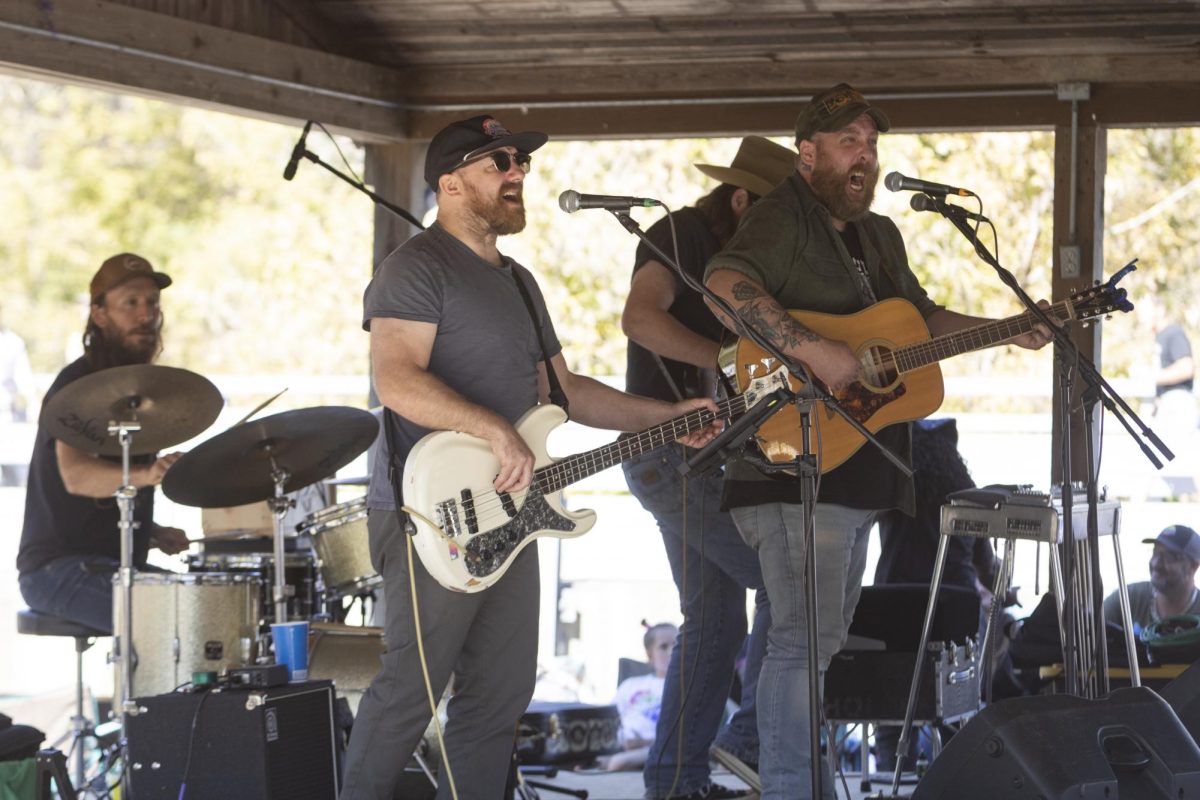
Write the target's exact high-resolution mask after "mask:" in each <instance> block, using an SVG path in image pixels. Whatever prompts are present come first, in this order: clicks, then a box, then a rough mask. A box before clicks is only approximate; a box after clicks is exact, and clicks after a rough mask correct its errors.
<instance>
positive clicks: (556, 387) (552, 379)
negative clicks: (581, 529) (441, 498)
mask: <svg viewBox="0 0 1200 800" xmlns="http://www.w3.org/2000/svg"><path fill="white" fill-rule="evenodd" d="M512 276H513V280H514V281H515V282H516V284H517V290H518V291H519V292H520V293H521V299H522V300H524V301H525V308H526V309H528V311H529V318H530V319H531V320H533V330H534V332H535V333H536V334H537V339H538V345H539V346H541V348H542V361H543V362H544V363H545V365H546V380H547V382H548V383H549V384H550V402H552V403H554V404H555V405H556V406H559V407H560V408H562V410H563V411H566V412H567V413H568V416H569V415H570V412H569V410H568V408H567V405H568V403H567V394H566V392H564V391H563V389H562V384H560V383H559V382H558V375H556V374H555V372H554V365H553V364H551V363H550V355H549V354H548V353H547V352H546V341H545V339H543V338H542V326H541V323H539V322H538V318H537V311H536V310H535V309H534V307H533V299H532V298H531V297H530V296H529V290H528V289H526V288H525V284H524V283H523V282H522V281H521V278H520V277H519V276H518V275H517V270H516V269H515V268H513V270H512ZM395 414H396V412H394V411H392V410H391V409H390V408H388V407H387V406H384V407H383V432H384V436H385V437H386V439H387V442H386V446H387V449H388V453H387V456H388V458H387V462H388V483H389V484H391V487H392V495H393V496H394V497H395V500H396V513H397V514H401V513H402V512H401V508H402V507H403V506H404V491H403V489H402V487H401V485H400V484H401V480H402V475H401V473H400V471H399V470H398V469H397V468H396V453H397V452H398V448H397V447H396V420H395ZM404 528H405V532H406V533H408V534H409V535H410V536H412V535H415V534H416V532H417V529H416V526H414V525H413V524H412V521H411V520H408V521H406V523H405V526H404Z"/></svg>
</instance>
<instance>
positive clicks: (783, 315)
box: [732, 281, 821, 350]
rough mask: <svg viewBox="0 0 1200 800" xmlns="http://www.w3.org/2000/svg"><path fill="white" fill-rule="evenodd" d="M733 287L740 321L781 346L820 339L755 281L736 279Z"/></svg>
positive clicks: (785, 347) (790, 346)
mask: <svg viewBox="0 0 1200 800" xmlns="http://www.w3.org/2000/svg"><path fill="white" fill-rule="evenodd" d="M732 291H733V297H734V299H735V300H737V301H738V302H739V303H740V305H739V306H738V307H737V312H738V318H739V321H740V323H741V324H742V325H743V326H750V327H752V328H754V330H756V331H758V332H760V333H761V334H762V335H763V336H765V337H766V338H767V340H768V341H770V342H772V343H773V344H775V345H776V346H777V347H779V348H780V349H781V350H788V349H789V348H792V347H796V346H799V345H801V344H804V343H806V342H819V341H820V340H821V337H820V336H818V335H817V334H816V333H814V332H813V331H811V330H810V329H808V328H807V327H805V326H804V325H802V324H800V322H799V321H798V320H796V318H795V317H793V316H792V315H791V314H789V313H787V310H786V309H785V308H783V307H782V306H781V305H779V303H778V302H777V301H776V300H775V299H774V298H772V297H770V296H768V295H767V294H766V293H765V292H763V290H762V289H761V288H759V287H758V286H757V285H756V284H754V283H751V282H750V281H738V282H737V283H735V284H734V285H733V287H732Z"/></svg>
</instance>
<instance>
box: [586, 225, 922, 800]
mask: <svg viewBox="0 0 1200 800" xmlns="http://www.w3.org/2000/svg"><path fill="white" fill-rule="evenodd" d="M609 211H611V212H612V215H613V216H614V217H616V218H617V220H618V221H619V222H620V223H621V225H622V226H624V228H625V229H626V230H627V231H629V232H630V233H632V234H633V235H635V236H637V237H638V238H639V239H641V240H642V242H644V243H645V244H646V246H647V247H649V248H650V250H651V251H653V252H654V254H655V255H656V256H657V257H658V258H659V260H660V261H661V262H662V263H663V264H665V265H667V266H669V267H671V268H672V269H674V270H675V272H676V274H678V275H679V276H680V279H681V280H682V281H683V282H684V284H685V285H687V286H689V287H691V288H692V289H695V290H696V291H697V292H699V293H700V294H701V295H702V296H703V297H705V298H706V299H708V300H709V301H710V302H711V303H712V304H713V305H715V306H716V307H717V308H719V309H720V310H721V312H722V313H724V314H725V315H727V316H728V318H729V319H731V320H738V316H737V314H736V313H735V312H734V310H733V309H732V308H731V307H730V306H729V304H728V303H726V302H725V300H724V299H722V298H720V297H718V296H717V295H715V294H714V293H713V292H712V291H711V290H710V289H709V288H708V287H707V286H704V284H703V283H702V282H700V281H696V280H694V279H692V277H691V276H690V275H688V274H687V273H686V272H684V271H683V269H682V268H681V267H680V265H679V264H678V263H676V261H675V260H674V259H673V258H671V257H670V256H668V255H667V254H666V253H664V252H663V251H662V249H661V248H659V247H658V246H657V245H656V244H655V243H654V242H652V241H650V239H649V238H647V236H646V234H645V233H644V232H643V231H642V229H641V227H640V226H639V225H638V223H637V222H636V221H634V220H633V218H631V217H630V216H629V212H628V210H623V211H622V210H616V209H609ZM667 213H668V214H670V213H671V212H670V210H669V209H668V211H667ZM740 323H741V328H742V329H743V331H744V332H745V334H746V336H747V338H749V339H750V340H751V341H753V342H754V343H755V344H757V345H758V346H759V347H760V348H762V349H763V350H765V351H766V352H768V353H770V354H771V356H772V357H773V358H774V359H775V360H776V361H777V362H778V363H779V364H782V365H784V366H786V367H787V369H788V372H789V373H790V374H791V375H792V377H793V378H795V379H796V380H797V381H799V382H800V384H801V388H800V391H798V392H795V393H794V394H793V395H792V402H794V403H795V404H796V409H797V410H798V411H799V413H800V438H801V442H802V449H801V454H800V455H799V456H797V457H796V458H794V459H792V460H791V461H789V462H785V463H778V464H775V463H767V462H766V460H765V459H758V458H747V460H748V461H751V462H752V463H754V464H755V466H756V467H758V468H759V469H760V470H763V471H765V472H784V471H790V472H794V473H795V474H796V476H797V477H798V478H799V480H800V502H801V508H802V509H803V518H804V530H803V534H802V535H803V541H804V543H805V548H806V550H805V552H806V557H805V582H806V584H807V585H806V586H805V625H806V626H807V628H808V630H807V633H808V704H809V717H808V728H809V756H810V763H811V778H812V796H813V797H814V798H820V797H822V793H821V783H822V775H821V718H822V717H823V716H824V709H823V708H822V706H821V678H820V673H819V668H820V657H819V655H818V653H817V563H816V525H815V522H816V503H817V485H818V478H819V477H820V470H819V468H818V466H817V457H816V454H815V453H813V452H812V446H811V444H812V439H811V431H812V409H813V407H814V406H815V405H816V403H817V402H821V403H823V404H824V405H825V407H826V408H828V409H829V410H831V411H833V412H834V413H836V414H837V415H838V416H840V417H841V418H842V419H844V420H845V421H846V422H847V423H849V424H850V426H851V427H853V428H854V429H855V430H856V431H858V433H859V434H860V435H861V436H862V437H863V438H864V439H866V440H867V441H869V442H870V443H871V444H873V445H874V446H875V447H876V448H877V449H878V450H879V451H880V452H881V453H882V454H883V455H884V456H885V457H886V458H887V460H888V461H890V462H891V463H892V465H893V466H895V467H896V468H897V469H898V470H900V471H901V472H902V473H904V475H905V476H906V477H909V478H911V477H912V470H911V469H909V468H908V466H907V465H906V464H905V463H904V462H903V461H902V460H901V459H900V458H899V457H898V456H897V455H896V454H895V453H893V452H892V451H891V450H889V449H888V448H887V447H885V446H884V445H883V444H882V443H881V442H880V441H879V440H878V439H876V438H875V436H874V435H873V434H872V433H871V432H870V431H868V430H867V429H866V428H865V427H863V425H862V424H861V423H859V421H858V420H856V419H855V418H854V417H853V416H851V415H850V414H849V413H848V412H847V411H846V410H845V409H844V408H843V407H842V405H841V403H839V402H838V400H837V398H835V397H834V396H833V395H832V394H830V393H829V392H828V391H826V390H825V388H824V387H822V386H821V385H820V384H818V383H817V381H816V380H814V379H813V377H812V375H811V373H810V372H809V370H808V367H806V366H805V365H804V364H803V363H801V362H797V361H793V360H791V359H789V358H788V357H787V356H786V355H784V353H783V352H782V351H781V350H780V349H779V348H778V347H777V346H776V345H775V343H774V342H772V341H770V339H769V338H768V337H767V336H765V335H764V334H763V333H762V332H761V331H759V330H756V329H755V328H754V327H753V326H752V325H750V324H749V323H747V322H746V321H744V320H740ZM777 397H778V395H777ZM760 405H769V406H771V407H770V409H769V413H767V412H763V414H762V416H761V418H757V419H755V420H753V421H751V422H750V423H748V424H747V425H745V426H739V425H738V424H737V423H734V425H731V426H730V428H731V430H730V431H728V433H729V434H730V436H732V437H737V438H739V439H743V440H744V439H748V438H749V437H750V436H751V435H752V434H754V433H755V432H756V431H757V429H758V427H759V426H761V425H762V424H763V423H765V422H766V421H767V419H768V418H770V417H771V416H773V415H774V414H775V413H776V412H778V411H780V410H782V409H783V408H784V407H785V404H784V403H782V402H775V403H762V404H760ZM740 421H741V420H739V422H740ZM735 428H736V430H734V429H735ZM724 435H725V434H724V433H723V434H722V436H724ZM719 438H720V437H718V439H719ZM716 441H717V440H714V441H713V442H710V443H709V446H712V445H714V444H716ZM731 446H732V444H730V440H729V439H726V440H725V441H724V442H722V444H721V445H720V446H719V447H717V448H714V449H712V450H709V449H708V448H705V450H702V451H700V452H699V453H697V454H696V455H694V456H693V457H692V458H690V459H688V462H687V463H686V464H685V465H684V466H683V468H681V470H680V471H681V472H682V473H683V474H685V475H686V474H687V472H688V471H690V470H692V469H695V468H697V466H698V465H699V464H701V463H703V464H704V465H705V466H710V465H711V462H712V454H713V453H714V452H724V451H725V450H727V449H728V448H729V447H731ZM832 750H833V742H832V741H830V752H831V753H832Z"/></svg>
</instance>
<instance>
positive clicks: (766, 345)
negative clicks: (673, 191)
mask: <svg viewBox="0 0 1200 800" xmlns="http://www.w3.org/2000/svg"><path fill="white" fill-rule="evenodd" d="M610 210H611V209H610ZM668 213H670V212H669V211H668ZM612 215H613V216H614V217H616V218H617V220H618V221H619V222H620V223H621V225H623V226H624V227H625V230H627V231H629V232H630V233H632V234H633V235H634V236H636V237H638V238H639V239H641V240H642V242H644V243H645V245H646V246H647V247H649V248H650V250H652V251H653V252H654V254H655V255H656V256H658V258H659V260H660V261H661V262H662V263H663V264H665V265H666V266H668V267H670V268H671V269H673V270H675V274H677V275H678V276H679V277H680V280H682V281H683V282H684V283H685V284H686V285H688V286H690V287H692V288H693V289H695V290H696V291H697V292H699V293H700V294H701V295H702V296H703V297H705V298H706V299H708V300H709V301H710V302H711V303H712V304H713V305H715V306H716V307H717V308H719V309H720V310H721V312H722V313H723V314H725V315H726V316H727V317H729V319H731V320H735V321H736V322H738V324H739V327H740V328H741V329H742V331H743V332H744V333H745V334H746V337H747V338H748V339H750V340H751V341H752V342H754V343H755V344H756V345H758V346H759V347H761V348H762V349H763V350H765V351H767V352H768V353H770V354H771V355H772V356H774V357H775V358H776V359H777V360H778V362H779V363H780V364H785V365H787V368H788V372H790V373H791V374H792V375H793V376H794V377H795V378H796V380H798V381H800V382H801V384H802V385H803V386H804V388H803V389H802V390H801V391H800V393H799V394H798V395H795V396H794V397H795V398H796V399H801V398H803V399H808V400H819V401H821V402H822V403H824V404H825V407H826V408H828V409H830V410H831V411H833V412H834V413H835V414H837V415H838V416H839V417H841V418H842V419H844V420H845V421H846V422H847V423H848V424H849V425H850V427H852V428H854V429H855V430H856V431H858V433H859V435H860V436H862V437H863V438H864V439H866V440H867V441H868V442H870V443H871V444H872V445H874V446H875V448H876V449H878V450H879V451H880V452H881V453H883V455H884V457H885V458H886V459H887V460H888V461H890V462H891V464H892V466H894V467H895V468H896V469H898V470H900V471H901V472H902V473H904V475H905V476H906V477H909V478H911V477H912V470H911V469H909V467H908V466H907V465H906V464H905V463H904V461H902V460H901V459H900V457H899V456H897V455H896V454H895V453H893V452H892V451H891V450H889V449H888V448H887V446H886V445H884V444H883V442H881V441H879V440H878V439H876V438H875V435H874V434H873V433H871V432H870V431H869V430H867V429H866V428H865V427H863V425H862V423H860V422H859V421H858V420H856V419H855V418H854V417H852V416H851V415H850V414H849V413H848V412H847V411H846V409H844V408H843V407H842V404H841V403H840V402H838V399H837V398H836V397H834V396H833V395H831V394H830V393H829V392H828V391H826V390H825V387H823V386H821V385H820V384H819V383H817V382H816V380H815V379H814V378H813V376H812V374H811V373H810V372H809V370H808V367H806V366H805V365H804V364H801V363H797V362H795V361H793V360H792V359H790V358H788V357H787V356H786V355H784V354H783V352H782V351H781V350H780V349H779V348H778V347H776V345H775V343H774V342H772V341H770V340H769V339H767V337H765V336H763V335H762V333H761V332H760V331H758V330H756V329H755V328H754V327H753V326H752V325H749V324H747V323H746V322H745V321H744V320H741V319H739V318H738V315H737V312H735V311H734V310H733V309H732V308H731V307H730V305H729V304H728V303H726V302H725V300H724V299H723V298H721V297H718V296H717V295H716V294H714V293H713V291H712V290H711V289H709V288H708V287H707V286H705V285H704V283H703V282H701V281H697V280H694V279H693V278H692V276H691V275H688V274H687V273H686V272H684V271H683V269H682V268H681V267H680V266H679V264H677V263H676V262H675V259H673V258H671V257H670V256H668V255H667V254H666V253H664V252H663V251H662V248H660V247H659V246H658V245H656V244H655V243H654V242H652V241H650V239H649V238H647V236H646V234H645V232H644V231H643V230H642V228H641V226H640V225H638V224H637V222H636V221H635V220H634V219H633V218H632V217H630V216H629V213H628V212H627V211H612ZM709 444H712V442H710V443H709ZM692 468H693V469H694V467H692ZM772 468H773V469H790V466H778V467H772ZM685 474H686V473H685Z"/></svg>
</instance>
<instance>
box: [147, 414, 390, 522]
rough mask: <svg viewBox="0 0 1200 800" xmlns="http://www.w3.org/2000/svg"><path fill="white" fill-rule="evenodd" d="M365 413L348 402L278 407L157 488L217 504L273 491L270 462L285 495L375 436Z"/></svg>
mask: <svg viewBox="0 0 1200 800" xmlns="http://www.w3.org/2000/svg"><path fill="white" fill-rule="evenodd" d="M378 429H379V423H378V422H376V420H375V417H373V416H372V415H371V414H370V412H367V411H363V410H361V409H357V408H349V407H347V406H325V407H318V408H302V409H298V410H296V411H284V412H282V413H279V414H273V415H271V416H269V417H263V418H262V419H258V420H252V421H250V422H244V423H242V424H241V425H235V426H234V427H232V428H230V429H229V430H227V431H225V432H224V433H220V434H217V435H216V436H214V437H213V438H211V439H209V440H208V441H207V442H204V443H203V444H201V445H199V446H197V447H195V448H194V449H193V450H192V451H191V452H189V453H186V454H185V455H184V456H183V457H182V458H180V459H179V460H178V461H176V462H175V464H173V465H172V466H171V469H169V470H168V471H167V475H166V477H165V478H164V479H163V482H162V489H163V492H164V493H165V494H166V495H167V497H169V498H171V499H172V500H174V501H175V502H176V503H182V504H183V505H187V506H200V507H201V508H220V507H224V506H240V505H243V504H245V503H256V502H258V501H259V500H268V499H270V498H272V497H274V496H275V482H274V478H273V477H272V475H271V460H272V458H274V461H275V464H276V466H278V467H279V468H280V469H283V470H285V471H286V472H287V473H288V479H287V481H286V482H285V483H284V485H283V489H284V491H285V492H294V491H295V490H297V489H301V488H303V487H305V486H308V485H309V484H310V483H315V482H316V481H319V480H321V479H322V478H326V477H328V476H330V475H333V474H334V473H336V472H337V471H338V470H339V469H341V468H342V467H344V466H346V465H347V464H349V463H350V462H351V461H353V460H354V458H355V457H356V456H357V455H358V454H359V453H361V452H362V451H364V450H366V449H367V446H368V445H370V444H371V442H373V441H374V440H375V434H376V432H377V431H378Z"/></svg>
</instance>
